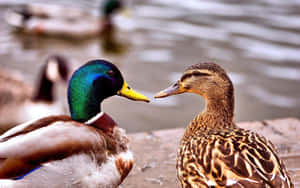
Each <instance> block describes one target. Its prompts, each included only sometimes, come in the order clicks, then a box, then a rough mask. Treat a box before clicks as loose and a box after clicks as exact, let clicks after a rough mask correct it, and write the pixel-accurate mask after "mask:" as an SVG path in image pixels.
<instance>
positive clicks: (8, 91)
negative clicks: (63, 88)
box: [0, 55, 69, 132]
mask: <svg viewBox="0 0 300 188" xmlns="http://www.w3.org/2000/svg"><path fill="white" fill-rule="evenodd" d="M68 72H69V68H68V64H67V60H66V59H65V58H64V57H63V56H61V55H52V56H49V57H48V58H47V60H46V62H45V64H44V65H43V67H42V69H41V73H40V78H39V81H38V83H37V84H36V88H32V87H31V86H30V85H28V84H27V83H26V82H24V78H22V76H20V75H18V74H17V73H15V72H12V71H8V70H4V69H1V70H0V130H1V131H0V132H3V131H5V130H8V129H9V128H12V127H13V126H15V125H17V124H19V123H23V122H25V121H28V120H31V119H36V118H41V117H44V116H48V115H51V114H52V115H53V114H61V113H64V110H63V106H62V105H61V104H59V103H58V100H56V99H55V98H54V89H53V87H54V86H55V84H56V83H57V82H58V81H61V80H64V81H66V80H67V79H68Z"/></svg>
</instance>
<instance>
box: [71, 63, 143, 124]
mask: <svg viewBox="0 0 300 188" xmlns="http://www.w3.org/2000/svg"><path fill="white" fill-rule="evenodd" d="M113 95H120V96H124V97H126V98H129V99H132V100H140V101H146V102H149V99H148V98H147V97H145V96H143V95H141V94H139V93H137V92H135V91H134V90H132V89H131V88H130V87H128V86H127V84H126V82H125V81H124V79H123V77H122V74H121V72H120V71H119V69H118V68H117V67H116V66H115V65H114V64H112V63H110V62H108V61H105V60H92V61H89V62H88V63H86V64H85V65H83V66H82V67H80V68H79V69H78V70H77V71H75V72H74V73H73V75H72V78H71V80H70V82H69V88H68V102H69V108H70V112H71V118H72V119H73V120H76V121H79V122H85V121H88V120H89V119H91V118H92V117H94V116H95V115H97V114H98V113H99V112H100V111H101V109H100V104H101V102H102V101H103V100H104V99H106V98H108V97H110V96H113Z"/></svg>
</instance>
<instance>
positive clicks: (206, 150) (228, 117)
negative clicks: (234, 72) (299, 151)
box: [155, 63, 293, 188]
mask: <svg viewBox="0 0 300 188" xmlns="http://www.w3.org/2000/svg"><path fill="white" fill-rule="evenodd" d="M184 92H190V93H196V94H199V95H201V96H203V97H204V99H205V100H206V108H205V110H204V111H203V112H202V113H200V114H199V115H198V116H196V117H195V119H194V120H193V121H192V122H191V123H190V124H189V126H188V127H187V129H186V131H185V133H184V135H183V137H182V139H181V142H180V145H179V148H178V156H177V176H178V179H179V180H180V183H181V185H182V187H184V188H191V187H236V188H238V187H240V188H243V187H251V188H255V187H256V188H263V187H265V188H267V187H274V188H275V187H280V188H283V187H286V188H287V187H293V184H292V182H291V180H290V177H289V176H288V173H287V171H286V169H285V167H284V164H283V163H282V161H281V160H280V159H279V157H278V156H277V154H276V153H277V152H276V149H275V148H274V146H273V144H272V143H271V142H270V141H268V140H267V139H265V138H264V137H262V136H260V135H258V134H256V133H253V132H250V131H248V130H244V129H241V128H238V127H237V126H236V125H235V123H234V121H233V115H234V114H233V112H234V93H233V85H232V82H231V80H230V79H229V77H228V76H227V74H226V72H225V71H224V70H223V69H222V68H221V67H220V66H218V65H217V64H214V63H200V64H196V65H192V66H190V67H188V68H187V69H186V70H185V72H184V73H183V75H182V76H181V78H180V79H179V80H178V82H177V83H175V84H174V85H173V86H171V87H169V88H167V89H165V90H163V91H161V92H160V93H158V94H157V95H156V96H155V97H156V98H160V97H167V96H170V95H176V94H180V93H184Z"/></svg>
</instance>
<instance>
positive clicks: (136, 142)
mask: <svg viewBox="0 0 300 188" xmlns="http://www.w3.org/2000/svg"><path fill="white" fill-rule="evenodd" d="M238 126H239V127H241V128H244V129H249V130H253V131H255V132H257V133H259V134H261V135H263V136H265V137H266V138H268V139H269V140H271V141H272V142H273V143H274V144H275V145H276V147H277V149H278V151H279V154H280V156H281V158H282V159H283V160H284V162H285V164H286V166H287V168H288V169H289V171H290V174H291V175H292V179H293V182H294V184H295V187H300V120H299V119H296V118H285V119H276V120H266V121H261V122H260V121H255V122H241V123H238ZM183 133H184V129H183V128H178V129H169V130H159V131H153V132H151V133H136V134H130V135H129V137H130V140H131V147H132V150H133V152H134V155H135V166H134V168H133V170H132V171H131V173H130V174H129V176H128V178H126V179H125V181H124V183H123V184H122V186H123V187H126V188H139V187H143V188H153V187H163V188H175V187H178V188H179V187H180V185H179V183H178V182H177V178H176V169H175V162H176V150H177V146H178V143H179V141H180V139H181V136H182V135H183Z"/></svg>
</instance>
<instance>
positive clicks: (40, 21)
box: [5, 0, 123, 38]
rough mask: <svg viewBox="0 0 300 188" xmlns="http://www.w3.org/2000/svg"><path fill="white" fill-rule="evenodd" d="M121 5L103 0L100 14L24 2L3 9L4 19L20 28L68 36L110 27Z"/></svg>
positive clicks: (97, 32)
mask: <svg viewBox="0 0 300 188" xmlns="http://www.w3.org/2000/svg"><path fill="white" fill-rule="evenodd" d="M122 7H123V3H122V1H121V0H104V2H103V4H102V5H101V6H100V17H99V16H96V15H93V14H91V13H90V12H89V11H85V10H82V9H79V8H69V7H65V6H59V5H53V4H52V5H49V4H37V3H36V4H26V5H25V6H24V7H22V8H21V9H19V10H10V11H8V12H7V13H6V15H5V19H6V21H7V23H8V24H9V25H11V26H13V27H14V28H16V29H17V30H19V31H23V32H25V33H30V34H36V35H49V36H58V37H69V38H86V37H93V36H99V35H101V33H102V32H103V31H105V30H109V28H110V27H112V25H113V23H112V15H113V14H114V13H115V12H116V11H118V10H120V9H121V8H122Z"/></svg>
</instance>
